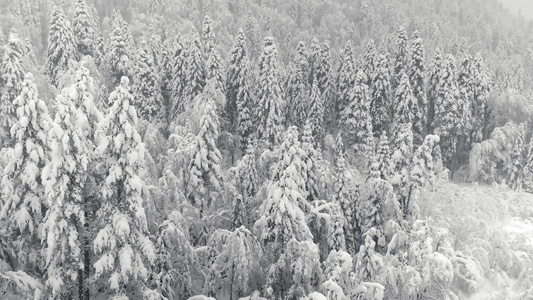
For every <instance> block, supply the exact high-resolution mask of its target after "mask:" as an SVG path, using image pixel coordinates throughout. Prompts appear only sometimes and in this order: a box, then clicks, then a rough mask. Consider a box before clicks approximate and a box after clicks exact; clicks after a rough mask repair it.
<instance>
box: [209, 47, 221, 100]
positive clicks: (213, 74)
mask: <svg viewBox="0 0 533 300" xmlns="http://www.w3.org/2000/svg"><path fill="white" fill-rule="evenodd" d="M224 69H225V68H224V66H223V65H222V58H220V54H218V51H216V50H214V49H213V50H211V51H210V52H209V54H208V55H207V61H206V70H205V71H206V80H207V81H209V80H214V82H215V88H216V89H217V90H219V91H220V92H222V93H225V90H226V85H225V79H224V73H223V72H224Z"/></svg>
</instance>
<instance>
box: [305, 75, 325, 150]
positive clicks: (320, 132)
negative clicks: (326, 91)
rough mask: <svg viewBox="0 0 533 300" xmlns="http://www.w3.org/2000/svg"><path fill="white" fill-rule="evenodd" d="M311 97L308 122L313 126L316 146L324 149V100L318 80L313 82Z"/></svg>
mask: <svg viewBox="0 0 533 300" xmlns="http://www.w3.org/2000/svg"><path fill="white" fill-rule="evenodd" d="M310 98H311V99H310V101H311V102H310V103H309V108H308V109H307V118H308V119H307V122H309V125H310V126H311V131H312V133H313V140H314V146H315V148H316V149H322V145H323V144H324V133H325V124H324V117H325V116H324V102H323V100H322V96H321V95H320V90H319V89H318V85H317V84H316V82H313V87H312V89H311V97H310Z"/></svg>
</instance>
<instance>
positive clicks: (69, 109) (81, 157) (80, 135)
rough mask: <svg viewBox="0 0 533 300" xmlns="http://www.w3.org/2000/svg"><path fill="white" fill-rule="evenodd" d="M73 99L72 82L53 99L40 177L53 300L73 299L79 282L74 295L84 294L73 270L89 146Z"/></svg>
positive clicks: (78, 264)
mask: <svg viewBox="0 0 533 300" xmlns="http://www.w3.org/2000/svg"><path fill="white" fill-rule="evenodd" d="M77 96H78V86H77V84H73V85H72V86H71V87H69V88H68V89H67V88H65V89H64V90H63V91H62V93H61V94H60V95H58V96H57V97H56V103H55V107H56V115H55V120H54V122H53V123H52V124H51V126H52V127H51V129H50V131H49V135H48V138H49V140H50V141H51V145H50V148H51V159H50V162H49V163H48V164H47V165H46V166H45V167H44V169H43V175H42V181H43V185H44V199H46V202H47V207H48V209H47V211H46V215H45V217H44V220H43V241H44V243H43V244H44V249H43V250H44V261H45V264H46V266H45V268H46V275H45V278H46V286H47V288H48V289H49V290H50V295H51V297H52V298H63V297H75V294H74V291H76V285H77V284H78V283H81V285H79V286H78V288H77V290H78V293H79V295H83V292H84V287H83V283H84V280H83V278H79V276H80V274H79V273H78V271H80V270H82V266H83V264H84V261H83V256H82V255H83V254H82V244H81V240H82V236H83V228H84V226H85V224H86V220H85V207H84V188H85V183H86V180H87V172H88V171H89V169H88V168H89V163H88V162H89V159H90V158H91V157H90V156H89V151H90V150H89V147H92V145H91V144H90V142H89V141H88V139H87V138H88V136H87V131H86V128H88V127H90V124H89V121H88V118H87V115H85V113H84V112H83V111H82V110H81V109H79V108H77V107H76V104H77V103H76V102H77V100H78V99H77ZM69 141H72V142H69ZM91 150H92V148H91ZM80 297H81V296H80Z"/></svg>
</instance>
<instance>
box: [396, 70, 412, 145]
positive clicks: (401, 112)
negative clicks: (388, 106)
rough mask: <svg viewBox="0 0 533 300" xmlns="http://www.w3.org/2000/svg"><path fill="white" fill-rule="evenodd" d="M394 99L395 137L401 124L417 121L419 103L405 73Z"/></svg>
mask: <svg viewBox="0 0 533 300" xmlns="http://www.w3.org/2000/svg"><path fill="white" fill-rule="evenodd" d="M394 98H395V99H394V106H395V112H394V125H393V126H392V133H393V136H396V134H397V132H398V130H399V126H400V125H401V124H407V123H410V124H414V122H415V120H416V115H415V113H416V112H417V111H418V102H417V101H416V99H415V97H413V93H412V90H411V84H410V83H409V78H408V76H407V74H405V72H404V73H403V76H402V79H401V80H400V83H399V85H398V88H397V89H396V94H395V96H394ZM413 131H414V130H413ZM413 135H414V132H413ZM413 138H414V137H413Z"/></svg>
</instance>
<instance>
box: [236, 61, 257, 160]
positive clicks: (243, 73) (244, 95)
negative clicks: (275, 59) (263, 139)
mask: <svg viewBox="0 0 533 300" xmlns="http://www.w3.org/2000/svg"><path fill="white" fill-rule="evenodd" d="M250 67H251V66H250V62H249V61H248V59H247V58H245V59H244V61H243V62H242V64H241V70H240V76H239V77H240V78H239V87H238V90H237V99H236V108H237V113H238V114H237V131H238V134H239V136H240V142H241V149H242V150H244V149H246V147H248V145H250V144H251V142H252V139H253V133H254V126H253V122H254V120H255V116H254V104H255V103H254V101H253V100H254V99H253V96H252V80H251V78H250V76H251V71H250Z"/></svg>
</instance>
